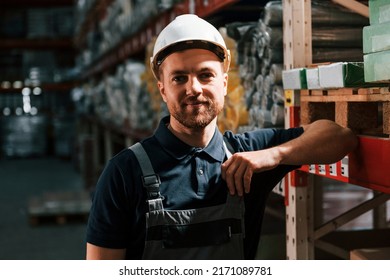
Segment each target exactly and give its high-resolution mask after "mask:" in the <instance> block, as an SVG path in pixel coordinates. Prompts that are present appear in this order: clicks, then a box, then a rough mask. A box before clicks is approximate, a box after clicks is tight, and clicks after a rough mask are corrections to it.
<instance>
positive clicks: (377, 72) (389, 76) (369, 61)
mask: <svg viewBox="0 0 390 280" xmlns="http://www.w3.org/2000/svg"><path fill="white" fill-rule="evenodd" d="M364 80H365V81H366V82H383V81H388V80H390V50H389V51H383V52H376V53H370V54H366V55H364Z"/></svg>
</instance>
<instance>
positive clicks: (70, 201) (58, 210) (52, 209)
mask: <svg viewBox="0 0 390 280" xmlns="http://www.w3.org/2000/svg"><path fill="white" fill-rule="evenodd" d="M90 207H91V199H90V194H89V193H88V192H85V191H79V192H70V191H66V192H64V191H62V192H47V193H44V194H42V195H40V196H33V197H31V198H30V199H29V202H28V210H27V213H28V219H29V223H30V225H33V226H37V225H42V224H57V225H63V224H67V223H71V222H85V221H86V220H87V218H88V214H89V210H90Z"/></svg>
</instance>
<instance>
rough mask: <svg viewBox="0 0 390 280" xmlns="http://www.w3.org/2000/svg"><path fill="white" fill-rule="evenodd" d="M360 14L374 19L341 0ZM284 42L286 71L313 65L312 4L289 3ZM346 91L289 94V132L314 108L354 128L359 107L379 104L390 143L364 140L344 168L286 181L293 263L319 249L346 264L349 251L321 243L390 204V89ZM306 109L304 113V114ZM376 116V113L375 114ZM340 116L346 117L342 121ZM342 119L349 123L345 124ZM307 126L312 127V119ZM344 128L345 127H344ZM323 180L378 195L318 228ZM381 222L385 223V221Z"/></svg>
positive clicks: (307, 172) (298, 174) (311, 171)
mask: <svg viewBox="0 0 390 280" xmlns="http://www.w3.org/2000/svg"><path fill="white" fill-rule="evenodd" d="M333 2H337V3H338V4H340V5H343V6H345V7H347V8H349V9H352V10H354V11H355V12H357V13H359V14H361V15H365V16H368V7H367V6H365V5H363V4H362V3H360V2H358V1H352V0H351V1H350V0H337V1H333ZM283 17H284V26H283V28H284V29H283V31H284V32H283V36H284V38H283V39H284V68H285V69H292V68H299V67H306V66H309V65H311V64H312V53H311V1H304V0H284V1H283ZM345 90H346V89H340V90H337V89H336V90H335V91H336V92H334V93H333V95H330V96H328V95H321V94H319V95H316V94H313V95H312V92H310V91H309V90H301V91H297V90H285V96H286V103H285V105H286V106H285V108H286V114H285V125H286V127H293V126H297V125H299V124H300V122H301V113H302V112H301V109H302V111H304V109H305V108H304V107H305V106H307V104H308V102H317V103H318V104H321V102H323V103H325V102H327V103H329V102H333V103H334V104H335V109H334V110H335V112H334V114H335V116H334V120H335V121H336V122H338V123H339V124H340V125H344V126H348V124H349V123H348V120H349V119H348V118H350V116H349V115H348V114H347V112H348V111H349V110H352V107H351V108H350V106H353V105H354V104H356V103H354V102H364V104H363V106H364V105H366V106H369V104H372V103H373V102H380V103H382V106H383V112H384V113H383V128H382V129H383V134H385V135H387V137H372V136H365V135H358V137H359V142H360V145H359V148H358V150H357V151H355V152H353V153H351V154H349V155H348V156H347V157H345V158H344V159H343V160H341V161H340V162H337V163H335V164H332V165H312V166H304V167H302V168H301V169H300V170H298V171H295V172H292V173H290V174H289V175H288V176H287V177H286V179H285V190H284V195H285V204H286V228H287V234H286V246H287V258H288V259H314V257H315V256H314V248H315V247H317V248H320V249H322V250H325V251H327V252H330V253H332V254H334V255H336V256H338V257H340V258H349V251H346V250H345V249H343V248H340V247H339V246H335V245H334V244H331V243H328V242H326V241H324V240H321V237H323V236H325V235H327V234H328V233H331V232H332V231H334V230H336V229H338V228H339V227H341V226H342V225H344V224H346V223H347V222H349V221H351V220H353V219H355V218H356V217H358V216H360V215H361V214H363V213H365V212H367V211H369V210H372V209H375V208H376V207H378V206H379V205H381V204H383V203H385V202H386V201H387V200H388V199H389V198H390V195H389V194H390V176H389V175H390V174H389V172H388V170H389V167H390V160H389V158H388V156H387V155H388V154H389V151H390V138H389V137H388V135H389V134H390V130H389V123H390V113H389V104H390V94H389V91H388V88H372V89H364V91H365V92H363V94H359V90H360V89H347V90H351V91H353V92H352V93H351V94H348V95H345V92H343V91H345ZM301 106H302V108H301ZM374 113H376V112H374ZM338 114H344V116H343V118H339V117H338ZM340 119H343V120H345V119H346V120H347V122H346V123H345V122H344V123H343V122H342V121H340ZM306 121H308V122H310V121H312V120H311V119H310V118H309V119H306ZM340 122H341V123H340ZM318 176H323V177H327V178H330V179H333V180H337V181H341V182H344V183H351V184H354V185H357V186H361V187H364V188H368V189H371V190H373V191H375V192H376V195H375V196H374V197H373V198H372V199H370V200H368V201H365V202H364V203H362V204H360V205H358V206H356V207H354V208H353V209H350V210H349V211H347V212H345V213H343V214H341V215H340V216H338V217H336V218H334V219H332V220H331V221H329V222H327V223H325V224H322V225H320V226H317V227H316V228H315V223H314V220H315V218H314V216H315V214H316V213H315V211H314V204H315V201H314V200H315V198H314V193H313V188H315V185H316V178H318ZM380 218H381V219H383V218H385V217H383V215H382V217H380Z"/></svg>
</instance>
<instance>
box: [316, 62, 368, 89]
mask: <svg viewBox="0 0 390 280" xmlns="http://www.w3.org/2000/svg"><path fill="white" fill-rule="evenodd" d="M318 76H319V79H320V86H321V88H343V87H358V86H362V85H363V84H364V64H363V62H336V63H331V64H329V65H320V66H318Z"/></svg>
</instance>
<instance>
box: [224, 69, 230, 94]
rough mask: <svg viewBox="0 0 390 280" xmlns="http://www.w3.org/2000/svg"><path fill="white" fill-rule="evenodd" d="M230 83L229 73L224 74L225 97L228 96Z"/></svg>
mask: <svg viewBox="0 0 390 280" xmlns="http://www.w3.org/2000/svg"><path fill="white" fill-rule="evenodd" d="M228 81H229V75H228V73H224V79H223V88H224V93H223V95H224V96H226V95H227V89H228Z"/></svg>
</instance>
